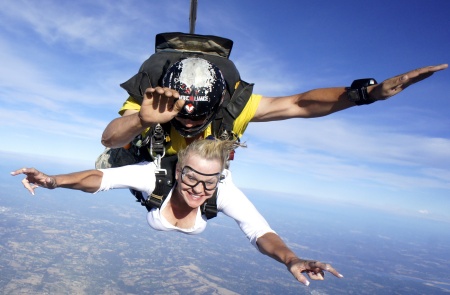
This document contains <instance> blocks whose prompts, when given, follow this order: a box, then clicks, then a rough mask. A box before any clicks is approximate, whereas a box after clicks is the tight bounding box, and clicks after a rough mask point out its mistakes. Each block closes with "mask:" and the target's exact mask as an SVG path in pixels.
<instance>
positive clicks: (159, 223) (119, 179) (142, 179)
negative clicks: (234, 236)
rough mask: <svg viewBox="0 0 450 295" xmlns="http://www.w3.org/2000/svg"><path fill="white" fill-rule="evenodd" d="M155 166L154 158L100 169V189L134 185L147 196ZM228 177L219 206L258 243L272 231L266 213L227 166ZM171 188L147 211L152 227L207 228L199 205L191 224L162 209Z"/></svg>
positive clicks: (221, 187) (221, 186)
mask: <svg viewBox="0 0 450 295" xmlns="http://www.w3.org/2000/svg"><path fill="white" fill-rule="evenodd" d="M155 169H156V166H155V164H154V163H152V162H143V163H139V164H135V165H128V166H123V167H118V168H110V169H100V171H102V172H103V178H102V183H101V186H100V188H99V190H98V191H106V190H110V189H119V188H132V189H134V190H137V191H141V192H143V194H144V197H147V196H148V195H150V194H151V193H152V192H153V190H154V189H155V182H156V177H155ZM223 175H224V176H225V178H224V179H223V180H221V182H220V183H219V186H218V191H217V209H218V211H219V212H222V213H224V214H225V215H227V216H229V217H231V218H233V219H234V220H235V221H236V222H237V224H238V225H239V227H240V228H241V230H242V231H243V232H244V234H245V235H246V236H247V238H248V239H249V240H250V242H251V243H252V244H253V245H254V246H255V247H256V248H258V247H257V245H256V240H257V239H258V238H259V237H261V236H262V235H264V234H266V233H268V232H273V233H274V231H273V230H272V228H270V226H269V224H268V223H267V221H266V220H265V219H264V217H263V216H262V215H261V214H260V213H259V212H258V210H257V209H256V208H255V206H254V205H253V204H252V203H251V202H250V200H248V198H247V197H246V196H245V195H244V193H243V192H242V191H241V190H240V189H238V188H237V187H236V186H235V185H234V183H233V181H232V178H231V171H229V170H224V172H223ZM172 192H173V189H172V191H171V192H170V194H169V195H168V196H167V198H166V199H165V201H164V203H163V204H162V206H161V209H159V208H153V209H152V210H151V211H150V212H148V214H147V222H148V224H149V225H150V227H152V228H153V229H156V230H161V231H171V230H176V231H179V232H182V233H186V234H199V233H201V232H203V231H204V230H205V228H206V224H207V219H206V217H205V216H204V215H202V214H201V212H200V208H198V213H197V217H196V221H195V225H194V226H193V227H192V228H189V229H185V228H179V227H176V226H174V225H172V224H171V223H169V222H168V221H167V220H166V219H165V218H164V216H163V215H162V214H161V210H162V209H164V207H165V206H166V205H167V202H168V201H169V200H170V198H171V197H172Z"/></svg>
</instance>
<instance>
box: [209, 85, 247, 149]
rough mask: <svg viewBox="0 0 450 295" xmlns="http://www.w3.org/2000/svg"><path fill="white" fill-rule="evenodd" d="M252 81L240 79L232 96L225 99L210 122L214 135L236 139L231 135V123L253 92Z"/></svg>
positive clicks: (232, 123)
mask: <svg viewBox="0 0 450 295" xmlns="http://www.w3.org/2000/svg"><path fill="white" fill-rule="evenodd" d="M253 85H254V84H252V83H247V82H245V81H242V80H241V81H240V82H239V85H238V86H237V88H236V90H235V91H234V93H233V96H232V97H231V99H230V100H229V101H225V102H224V104H223V105H222V107H221V108H220V110H219V113H218V114H217V116H216V118H215V119H214V121H213V122H212V130H213V134H214V136H216V137H217V138H220V139H222V140H223V139H236V138H234V137H235V136H234V135H233V125H234V121H235V120H236V118H237V117H238V116H239V115H240V114H241V112H242V110H243V109H244V107H245V105H246V104H247V102H248V101H249V99H250V97H251V95H252V92H253Z"/></svg>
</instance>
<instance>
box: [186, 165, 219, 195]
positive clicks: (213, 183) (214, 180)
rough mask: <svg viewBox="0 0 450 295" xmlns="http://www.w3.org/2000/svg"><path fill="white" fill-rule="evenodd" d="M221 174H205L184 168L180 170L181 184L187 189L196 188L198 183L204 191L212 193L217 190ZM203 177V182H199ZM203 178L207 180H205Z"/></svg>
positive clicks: (187, 167)
mask: <svg viewBox="0 0 450 295" xmlns="http://www.w3.org/2000/svg"><path fill="white" fill-rule="evenodd" d="M220 175H221V173H220V172H218V173H213V174H205V173H201V172H198V171H196V170H195V169H193V168H192V167H189V166H184V167H183V169H181V182H182V183H184V184H185V185H187V186H189V187H192V188H194V187H196V186H197V185H198V184H199V183H201V184H203V188H204V189H205V191H213V190H215V189H216V188H217V185H218V184H219V181H220ZM201 176H203V179H204V180H199V179H201V178H202V177H201ZM205 176H206V177H207V178H205Z"/></svg>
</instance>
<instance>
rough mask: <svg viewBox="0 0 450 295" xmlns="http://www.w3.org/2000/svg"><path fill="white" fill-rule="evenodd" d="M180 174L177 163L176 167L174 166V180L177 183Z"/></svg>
mask: <svg viewBox="0 0 450 295" xmlns="http://www.w3.org/2000/svg"><path fill="white" fill-rule="evenodd" d="M180 172H181V167H180V165H179V164H178V163H177V165H176V166H175V180H177V181H178V178H179V175H180Z"/></svg>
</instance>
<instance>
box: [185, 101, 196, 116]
mask: <svg viewBox="0 0 450 295" xmlns="http://www.w3.org/2000/svg"><path fill="white" fill-rule="evenodd" d="M184 109H185V110H186V112H187V113H188V114H192V112H193V111H194V109H195V108H194V105H192V104H190V103H188V104H187V105H185V106H184Z"/></svg>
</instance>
